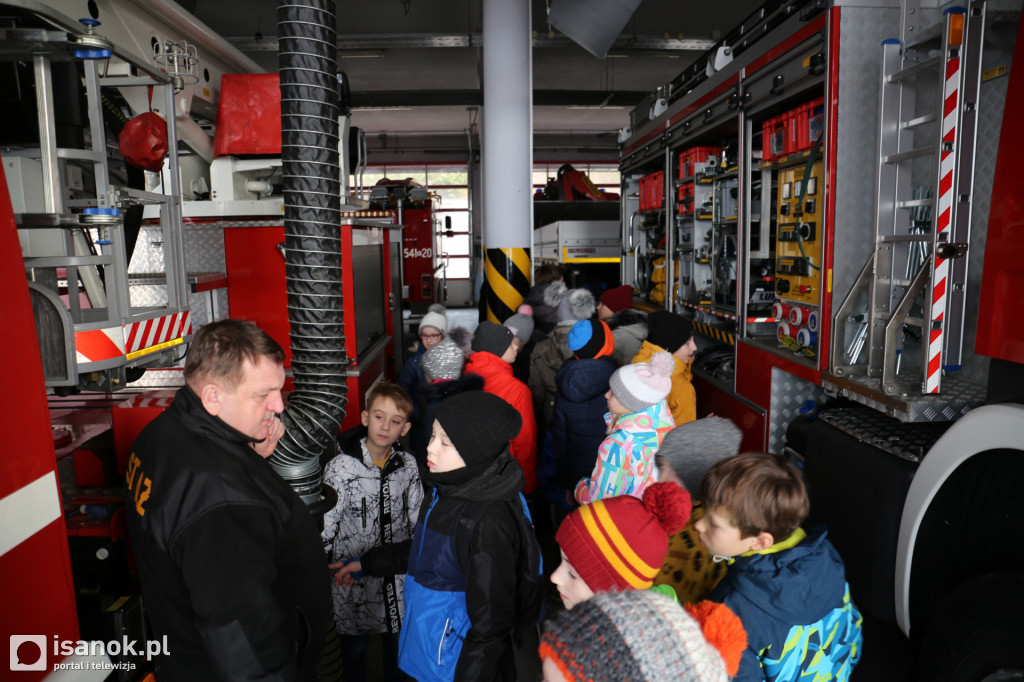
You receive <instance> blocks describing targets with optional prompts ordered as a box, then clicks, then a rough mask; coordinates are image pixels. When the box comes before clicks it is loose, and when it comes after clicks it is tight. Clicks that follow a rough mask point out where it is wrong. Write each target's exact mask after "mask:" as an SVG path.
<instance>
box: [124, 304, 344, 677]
mask: <svg viewBox="0 0 1024 682" xmlns="http://www.w3.org/2000/svg"><path fill="white" fill-rule="evenodd" d="M283 361H284V351H282V349H281V346H279V345H278V344H277V342H275V341H274V340H273V339H272V338H270V337H269V336H268V335H267V334H266V332H264V331H263V330H261V329H260V328H259V327H257V326H256V325H254V324H252V323H250V322H243V321H239V320H223V321H220V322H214V323H211V324H208V325H206V326H205V327H203V328H202V329H200V330H199V332H197V333H196V335H195V337H194V338H193V340H192V345H191V347H190V349H189V352H188V358H187V359H186V361H185V372H184V374H185V384H186V385H185V386H184V387H183V388H182V389H180V390H179V391H178V393H177V394H176V395H175V397H174V402H173V403H172V404H171V406H170V408H169V409H168V410H167V411H166V412H164V413H163V414H161V415H160V416H159V417H157V418H156V419H155V420H154V421H153V422H152V423H151V424H149V426H147V427H146V428H145V429H144V430H143V431H142V433H141V434H140V435H139V437H138V439H137V440H136V441H135V444H134V447H133V450H132V453H131V456H130V458H129V462H128V471H127V474H126V478H127V483H128V500H127V504H126V506H127V509H128V528H129V531H130V533H131V539H132V544H133V546H134V549H135V556H136V559H137V562H138V566H139V573H140V574H141V578H142V593H143V598H144V601H145V604H146V607H147V609H148V612H149V616H150V620H151V622H152V624H153V630H154V631H155V633H154V634H155V635H156V638H161V637H163V636H166V637H167V652H165V654H166V655H164V656H162V657H160V658H159V659H158V660H157V676H158V678H159V679H160V680H161V682H167V681H173V680H190V681H191V680H214V679H224V680H242V679H245V680H307V679H313V678H315V671H316V666H317V663H318V662H319V660H320V656H321V653H322V651H323V643H324V637H325V634H326V629H327V622H328V614H329V609H330V584H329V577H328V571H327V560H326V557H325V556H324V552H323V549H322V545H321V542H320V534H319V532H318V531H317V529H316V526H315V525H314V523H313V521H312V519H311V518H310V515H309V512H308V511H307V510H306V506H305V505H304V504H303V502H302V500H301V499H300V498H299V497H298V495H296V494H295V492H294V491H293V490H292V489H291V488H290V487H289V486H288V484H286V483H285V482H284V481H283V480H282V479H281V478H280V477H279V476H278V475H277V474H276V473H275V472H274V470H273V469H272V468H271V467H270V465H269V464H268V463H267V462H266V461H265V460H264V457H266V456H269V454H270V453H271V452H272V451H273V446H274V445H275V444H276V442H277V439H278V438H280V437H281V434H282V433H283V429H282V427H281V424H280V420H279V419H278V415H279V414H280V413H281V412H282V411H283V410H284V403H283V401H282V398H281V387H282V386H283V385H284V367H283Z"/></svg>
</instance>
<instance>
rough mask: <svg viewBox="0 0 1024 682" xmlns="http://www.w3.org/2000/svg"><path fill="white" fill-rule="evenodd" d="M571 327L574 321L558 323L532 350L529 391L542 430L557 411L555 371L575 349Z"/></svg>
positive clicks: (556, 371) (548, 424)
mask: <svg viewBox="0 0 1024 682" xmlns="http://www.w3.org/2000/svg"><path fill="white" fill-rule="evenodd" d="M570 329H572V325H571V324H560V325H558V326H557V327H555V328H554V329H553V330H552V331H551V333H550V334H549V335H548V337H547V338H546V339H543V340H541V341H540V342H539V343H537V345H536V346H534V348H533V353H531V354H530V393H531V394H532V395H533V408H534V411H535V413H536V414H537V421H538V426H539V427H540V429H541V431H544V430H546V429H547V428H548V426H550V424H551V416H552V414H553V413H554V411H555V391H556V389H555V375H556V374H558V370H560V369H562V365H564V364H565V361H566V360H568V359H569V358H571V357H572V351H571V350H569V330H570Z"/></svg>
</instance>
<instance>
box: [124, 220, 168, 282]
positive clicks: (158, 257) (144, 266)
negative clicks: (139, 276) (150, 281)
mask: <svg viewBox="0 0 1024 682" xmlns="http://www.w3.org/2000/svg"><path fill="white" fill-rule="evenodd" d="M163 243H164V237H163V231H162V230H161V229H160V226H159V225H143V226H142V228H141V229H140V230H139V237H138V239H137V240H136V242H135V250H134V251H133V252H132V261H131V262H130V263H129V264H128V274H129V275H134V274H136V273H151V272H164V251H163Z"/></svg>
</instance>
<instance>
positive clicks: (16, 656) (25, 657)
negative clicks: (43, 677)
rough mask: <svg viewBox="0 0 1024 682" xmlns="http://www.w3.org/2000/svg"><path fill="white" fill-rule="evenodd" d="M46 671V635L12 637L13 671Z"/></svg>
mask: <svg viewBox="0 0 1024 682" xmlns="http://www.w3.org/2000/svg"><path fill="white" fill-rule="evenodd" d="M46 669H47V668H46V635H11V670H25V671H33V670H46Z"/></svg>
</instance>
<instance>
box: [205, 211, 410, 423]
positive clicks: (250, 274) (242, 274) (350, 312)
mask: <svg viewBox="0 0 1024 682" xmlns="http://www.w3.org/2000/svg"><path fill="white" fill-rule="evenodd" d="M418 210H420V209H411V211H418ZM405 212H406V213H408V212H410V211H405ZM233 220H237V218H235V219H233ZM356 229H364V228H358V227H352V226H351V225H345V224H343V225H342V226H341V272H342V296H343V297H344V300H345V301H354V300H355V297H356V291H355V283H354V279H353V271H352V233H353V230H356ZM369 229H375V230H381V229H384V228H369ZM282 241H284V226H283V225H282V226H272V227H232V228H230V229H226V230H224V261H225V265H226V268H227V277H228V306H229V308H230V310H231V316H232V317H236V318H244V319H247V320H252V321H253V322H255V323H257V324H258V325H259V326H260V327H261V328H262V329H263V330H265V331H266V332H267V333H268V334H270V336H271V337H272V338H273V339H274V340H275V341H277V342H278V343H279V344H281V347H282V348H284V351H285V367H290V366H291V349H290V347H289V346H290V343H289V340H290V333H291V330H290V327H289V324H288V306H287V303H288V297H287V294H286V289H285V281H284V275H285V267H284V258H282V257H281V253H280V251H278V249H277V245H278V244H279V243H280V242H282ZM382 241H383V254H382V255H383V280H384V281H383V282H382V283H381V285H382V286H383V287H384V289H385V291H384V294H385V296H384V297H385V301H386V300H387V298H388V296H387V295H388V294H389V293H390V289H391V260H390V254H389V249H390V248H391V243H390V241H389V240H388V239H387V235H386V234H385V235H383V236H382ZM343 318H344V321H345V332H346V333H345V353H346V355H347V356H348V358H349V360H350V361H352V362H355V358H356V334H355V330H356V320H355V310H354V308H353V307H352V306H346V307H345V308H344V310H343ZM384 319H385V330H386V332H387V333H388V335H389V336H391V338H392V339H394V337H395V333H394V324H393V321H392V317H391V315H390V314H385V316H384ZM393 354H394V341H392V342H391V344H390V347H389V348H388V349H386V350H385V352H383V353H381V354H380V355H379V356H377V358H376V359H375V360H374V361H373V362H371V363H370V365H369V366H367V367H364V369H363V371H362V372H360V374H359V376H350V377H348V379H347V381H346V386H347V388H348V394H347V396H346V397H347V406H346V409H345V417H344V421H343V422H342V425H341V429H342V430H345V429H349V428H352V427H354V426H357V425H358V424H359V413H360V411H361V410H362V409H363V398H364V396H365V395H366V391H367V390H369V388H370V386H371V385H372V384H373V382H374V381H376V380H377V379H378V378H379V377H381V376H388V375H389V374H390V373H391V372H392V370H391V368H390V366H389V364H388V358H389V357H392V356H393ZM285 388H286V390H287V389H290V388H291V380H290V379H289V381H288V382H287V383H286V385H285Z"/></svg>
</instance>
